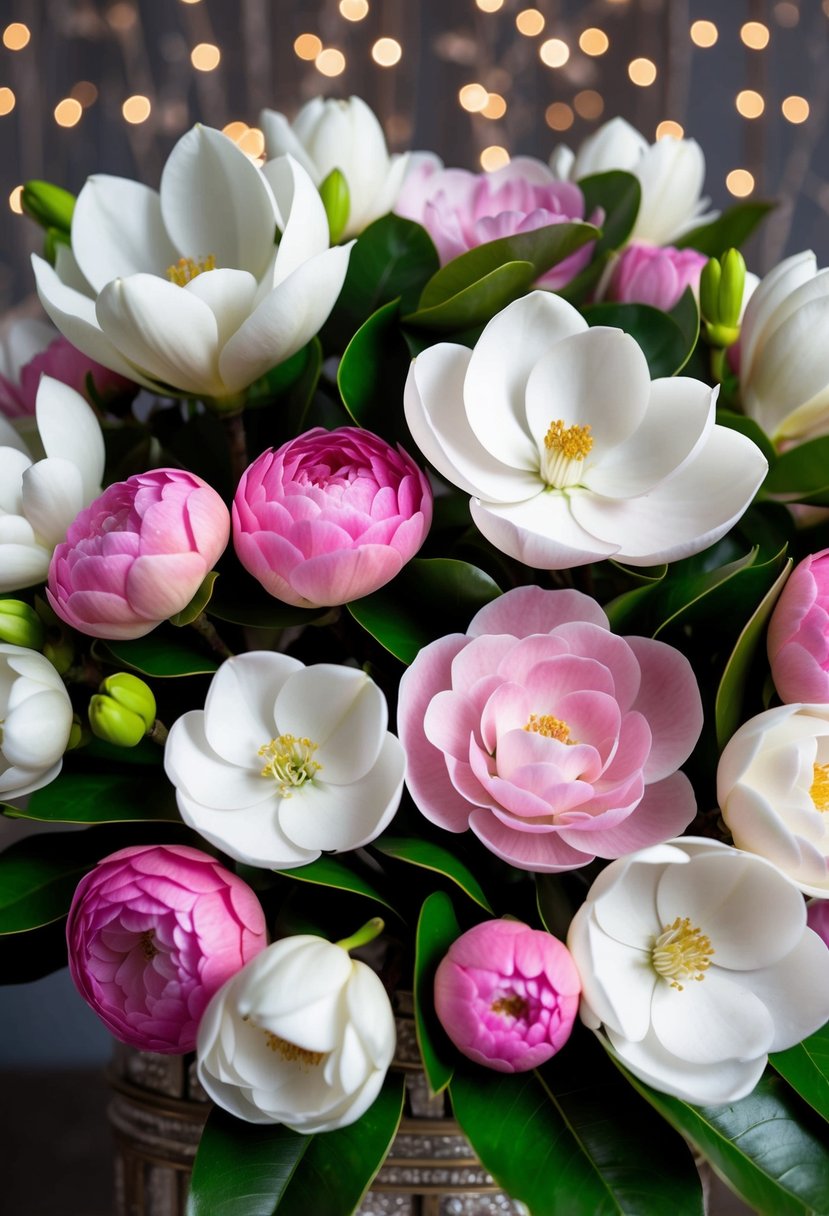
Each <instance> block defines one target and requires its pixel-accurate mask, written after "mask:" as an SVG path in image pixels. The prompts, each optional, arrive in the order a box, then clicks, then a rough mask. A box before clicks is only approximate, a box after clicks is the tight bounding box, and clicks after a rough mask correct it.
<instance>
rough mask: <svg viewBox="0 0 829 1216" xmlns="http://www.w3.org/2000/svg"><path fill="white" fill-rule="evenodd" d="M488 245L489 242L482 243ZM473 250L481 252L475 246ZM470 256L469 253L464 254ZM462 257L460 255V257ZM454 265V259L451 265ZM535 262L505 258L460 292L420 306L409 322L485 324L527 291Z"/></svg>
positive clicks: (444, 327)
mask: <svg viewBox="0 0 829 1216" xmlns="http://www.w3.org/2000/svg"><path fill="white" fill-rule="evenodd" d="M480 248H482V249H483V248H485V246H483V245H482V246H480ZM472 252H477V250H473V251H472ZM462 256H463V257H468V256H469V255H468V254H464V255H462ZM457 260H460V259H457ZM451 265H453V263H452V262H450V263H449V266H451ZM536 277H537V276H536V273H535V267H534V266H533V264H532V262H526V261H523V262H504V263H503V264H502V265H500V266H496V267H495V268H494V269H493V270H491V271H490V272H489V273H488V274H485V275H483V276H482V277H481V278H479V279H476V280H475V281H474V282H473V283H470V284H469V285H468V286H466V287H463V288H462V289H461V290H460V291H458V292H457V294H456V295H453V296H450V297H449V299H447V300H441V301H440V302H439V303H437V304H433V305H431V306H430V307H428V308H424V307H421V308H418V310H417V312H413V313H409V314H408V315H407V316H405V317H404V318H403V320H404V322H405V323H406V325H412V326H418V327H419V328H422V329H428V330H436V331H439V332H441V333H452V332H453V331H455V330H459V329H460V330H463V329H469V328H471V327H472V326H474V325H484V324H485V323H486V322H487V321H489V320H490V319H491V318H492V317H494V316H495V314H496V313H497V312H500V311H501V309H502V308H506V306H507V305H508V304H511V303H512V302H513V300H517V299H518V298H519V296H523V295H525V294H526V293H527V292H528V291H529V290H530V288H531V287H532V285H533V283H534V282H535V279H536Z"/></svg>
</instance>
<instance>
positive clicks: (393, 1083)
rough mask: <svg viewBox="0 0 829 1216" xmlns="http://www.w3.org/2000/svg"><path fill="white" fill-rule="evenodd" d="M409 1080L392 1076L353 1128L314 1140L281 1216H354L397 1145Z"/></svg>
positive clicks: (280, 1206) (324, 1134)
mask: <svg viewBox="0 0 829 1216" xmlns="http://www.w3.org/2000/svg"><path fill="white" fill-rule="evenodd" d="M404 1093H405V1089H404V1078H403V1076H402V1075H401V1074H400V1073H388V1074H387V1076H386V1079H385V1081H384V1083H383V1088H382V1089H381V1091H380V1093H379V1095H378V1097H377V1099H376V1100H375V1102H374V1103H373V1104H372V1105H371V1106H370V1107H369V1109H368V1110H367V1111H366V1113H365V1114H364V1115H363V1116H362V1117H361V1118H360V1119H358V1120H357V1121H356V1122H355V1123H351V1124H350V1125H349V1126H348V1127H343V1128H339V1129H338V1130H337V1131H334V1132H323V1133H321V1134H319V1135H316V1136H314V1137H313V1138H312V1139H311V1143H310V1144H309V1146H308V1148H307V1150H306V1152H305V1154H304V1155H303V1157H302V1159H301V1161H300V1162H299V1164H298V1166H297V1168H296V1170H295V1172H294V1175H293V1177H292V1178H291V1181H290V1183H289V1185H288V1188H287V1190H286V1192H285V1194H284V1195H283V1197H282V1200H281V1202H280V1204H279V1208H278V1209H277V1211H278V1216H352V1213H353V1212H356V1210H357V1208H358V1207H359V1206H360V1202H361V1201H362V1198H363V1196H364V1195H365V1193H366V1191H367V1190H368V1189H369V1187H370V1186H371V1183H372V1181H373V1179H374V1176H375V1174H376V1173H377V1171H378V1170H379V1169H380V1166H381V1165H382V1164H383V1162H384V1160H385V1158H386V1154H387V1153H388V1151H389V1148H390V1147H391V1143H392V1141H393V1140H394V1137H395V1134H396V1132H397V1128H398V1126H399V1124H400V1116H401V1115H402V1113H403V1097H404Z"/></svg>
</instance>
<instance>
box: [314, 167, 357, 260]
mask: <svg viewBox="0 0 829 1216" xmlns="http://www.w3.org/2000/svg"><path fill="white" fill-rule="evenodd" d="M319 191H320V198H321V199H322V204H323V206H324V207H325V214H326V215H327V216H328V231H329V233H330V236H331V244H332V245H336V244H337V241H339V239H340V237H341V236H342V234H343V233H344V232H345V226H346V224H347V223H348V213H349V211H350V210H351V198H350V195H349V190H348V182H347V181H346V180H345V178H344V177H343V175H342V173H341V172H340V171H339V169H332V170H331V172H330V173H329V174H328V176H327V177H326V179H325V181H324V182H323V183H322V185H321V186H320V188H319Z"/></svg>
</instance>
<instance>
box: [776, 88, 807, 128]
mask: <svg viewBox="0 0 829 1216" xmlns="http://www.w3.org/2000/svg"><path fill="white" fill-rule="evenodd" d="M780 109H781V110H782V111H783V117H784V118H785V119H786V121H787V122H793V123H801V122H805V121H806V119H807V118H808V117H809V103H808V101H807V100H806V98H805V97H798V96H797V95H796V94H795V95H793V96H791V97H786V98H785V100H784V101H783V102H782V103H781V105H780Z"/></svg>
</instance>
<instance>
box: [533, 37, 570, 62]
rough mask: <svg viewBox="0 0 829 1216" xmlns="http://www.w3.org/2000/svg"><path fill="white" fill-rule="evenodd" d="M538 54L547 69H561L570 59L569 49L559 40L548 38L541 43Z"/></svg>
mask: <svg viewBox="0 0 829 1216" xmlns="http://www.w3.org/2000/svg"><path fill="white" fill-rule="evenodd" d="M538 54H539V56H540V58H541V62H542V63H545V64H546V65H547V67H548V68H563V67H564V65H565V63H566V62H567V60H568V59H569V58H570V48H569V46H568V45H567V43H566V42H562V40H561V39H560V38H548V39H547V41H546V42H542V44H541V46H540V47H539V51H538Z"/></svg>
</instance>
